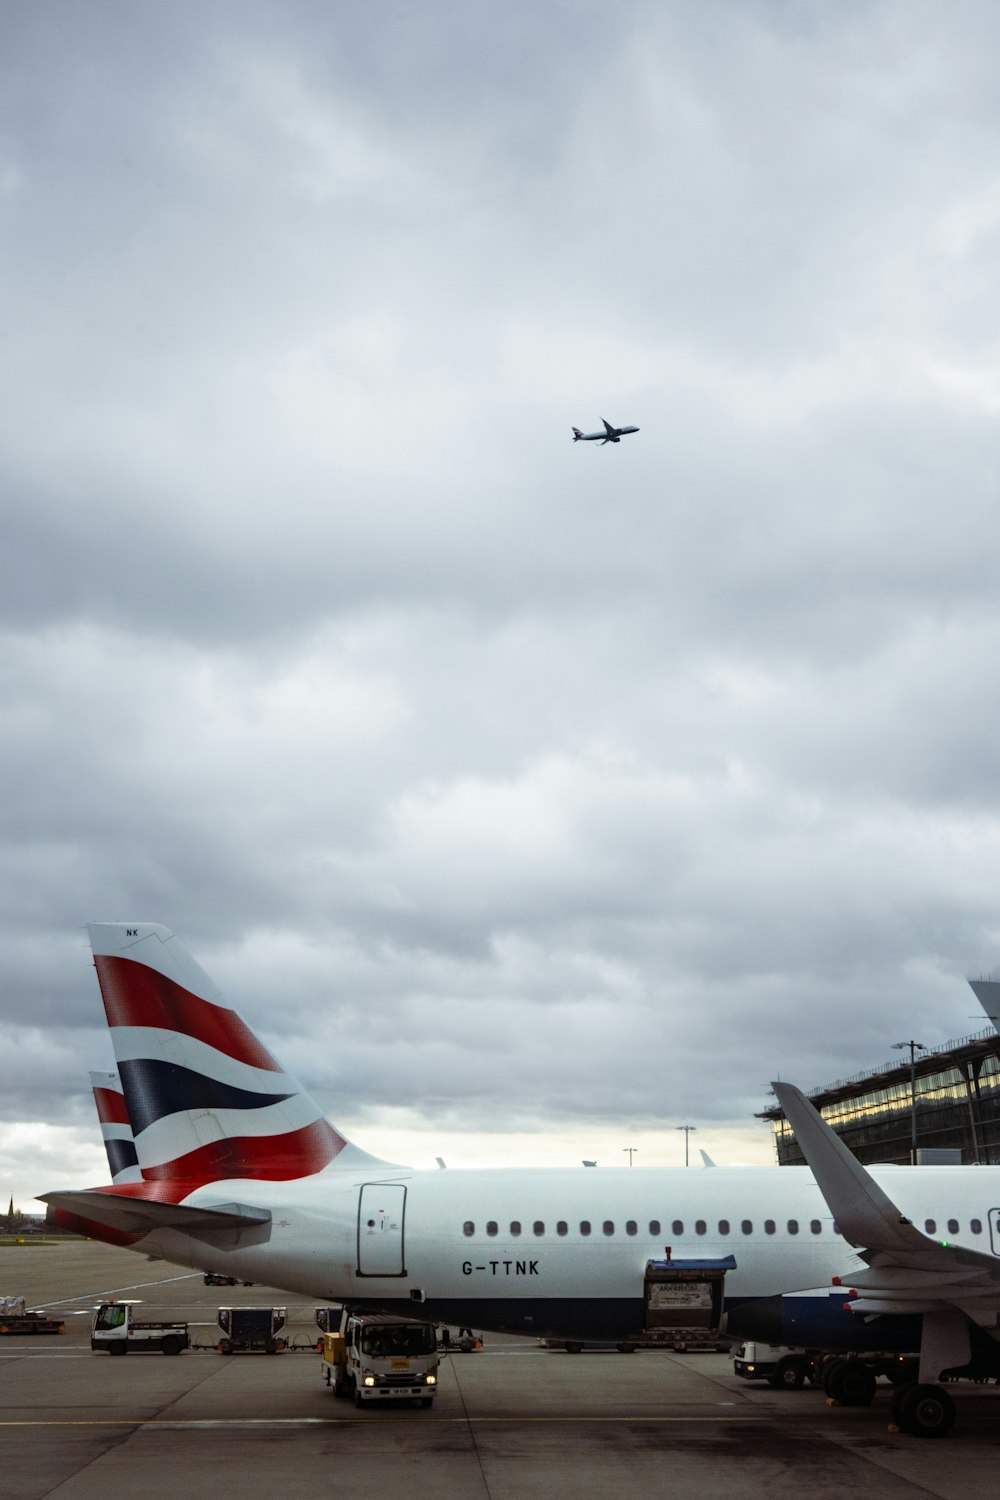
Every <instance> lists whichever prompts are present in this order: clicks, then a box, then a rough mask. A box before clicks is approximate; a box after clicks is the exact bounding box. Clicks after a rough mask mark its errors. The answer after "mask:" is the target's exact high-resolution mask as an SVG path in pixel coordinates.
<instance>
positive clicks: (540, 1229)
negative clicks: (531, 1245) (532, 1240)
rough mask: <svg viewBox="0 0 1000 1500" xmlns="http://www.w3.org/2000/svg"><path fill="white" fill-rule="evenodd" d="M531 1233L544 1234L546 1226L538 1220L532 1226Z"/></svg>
mask: <svg viewBox="0 0 1000 1500" xmlns="http://www.w3.org/2000/svg"><path fill="white" fill-rule="evenodd" d="M531 1232H532V1234H544V1233H545V1225H544V1224H543V1223H542V1221H541V1219H536V1220H535V1222H534V1224H532V1226H531Z"/></svg>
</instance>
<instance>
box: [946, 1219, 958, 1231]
mask: <svg viewBox="0 0 1000 1500" xmlns="http://www.w3.org/2000/svg"><path fill="white" fill-rule="evenodd" d="M948 1233H949V1234H957V1233H958V1220H957V1219H949V1220H948Z"/></svg>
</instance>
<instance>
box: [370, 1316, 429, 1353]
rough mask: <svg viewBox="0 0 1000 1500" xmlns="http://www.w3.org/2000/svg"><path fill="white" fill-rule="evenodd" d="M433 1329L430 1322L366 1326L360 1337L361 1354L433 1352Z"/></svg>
mask: <svg viewBox="0 0 1000 1500" xmlns="http://www.w3.org/2000/svg"><path fill="white" fill-rule="evenodd" d="M435 1343H436V1341H435V1337H434V1329H433V1328H432V1327H431V1325H430V1323H419V1324H409V1325H408V1324H405V1323H399V1324H395V1325H393V1324H392V1323H389V1324H387V1325H385V1326H384V1327H381V1328H366V1329H365V1331H364V1333H363V1334H362V1337H361V1352H362V1353H363V1354H373V1355H376V1356H377V1355H380V1354H383V1355H384V1354H433V1353H434V1348H435Z"/></svg>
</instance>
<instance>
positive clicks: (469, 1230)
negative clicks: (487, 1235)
mask: <svg viewBox="0 0 1000 1500" xmlns="http://www.w3.org/2000/svg"><path fill="white" fill-rule="evenodd" d="M475 1232H476V1226H475V1224H473V1222H472V1220H471V1219H466V1221H465V1223H464V1224H463V1225H462V1233H463V1234H464V1235H465V1238H466V1239H471V1238H472V1236H473V1235H474V1234H475Z"/></svg>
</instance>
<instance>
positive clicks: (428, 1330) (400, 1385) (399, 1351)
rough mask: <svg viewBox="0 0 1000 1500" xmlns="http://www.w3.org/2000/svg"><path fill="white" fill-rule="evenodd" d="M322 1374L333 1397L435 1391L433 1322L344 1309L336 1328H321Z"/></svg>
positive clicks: (405, 1396) (408, 1397) (428, 1398)
mask: <svg viewBox="0 0 1000 1500" xmlns="http://www.w3.org/2000/svg"><path fill="white" fill-rule="evenodd" d="M322 1351H323V1366H322V1368H323V1378H324V1379H325V1380H326V1383H327V1385H332V1386H333V1394H334V1395H335V1396H343V1397H345V1398H347V1399H348V1400H353V1402H354V1404H355V1406H363V1405H364V1404H365V1402H367V1401H386V1400H393V1401H419V1402H420V1405H421V1406H425V1407H429V1406H430V1405H431V1403H432V1402H433V1400H434V1395H435V1392H436V1391H437V1372H438V1364H439V1359H438V1350H437V1334H436V1332H435V1329H434V1325H433V1323H422V1322H420V1321H418V1320H417V1319H416V1318H400V1317H398V1316H396V1315H393V1314H391V1313H351V1312H347V1311H346V1310H345V1312H344V1316H343V1318H342V1320H341V1326H340V1330H339V1331H338V1332H337V1333H324V1334H323V1342H322Z"/></svg>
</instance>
